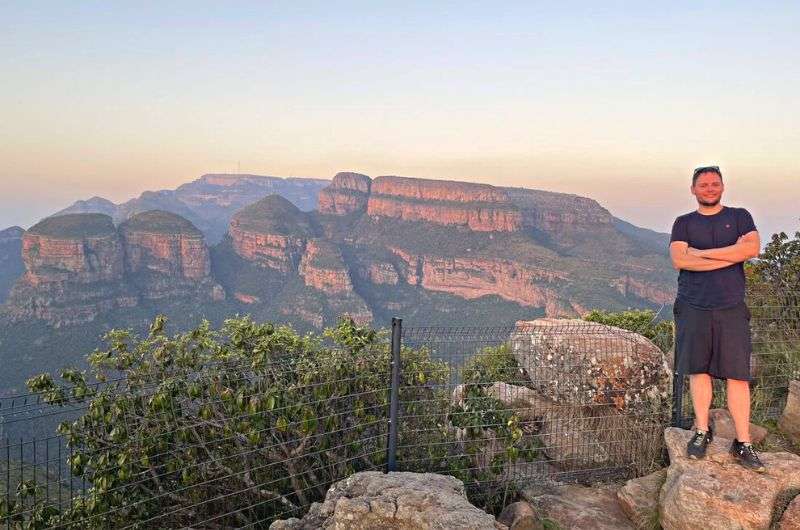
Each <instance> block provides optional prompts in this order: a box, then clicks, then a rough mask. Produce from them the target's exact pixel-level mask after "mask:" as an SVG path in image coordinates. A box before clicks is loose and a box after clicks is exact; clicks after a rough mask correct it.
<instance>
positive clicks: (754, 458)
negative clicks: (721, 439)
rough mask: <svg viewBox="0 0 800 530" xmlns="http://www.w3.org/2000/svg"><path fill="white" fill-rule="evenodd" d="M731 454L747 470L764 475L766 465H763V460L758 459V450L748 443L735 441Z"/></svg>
mask: <svg viewBox="0 0 800 530" xmlns="http://www.w3.org/2000/svg"><path fill="white" fill-rule="evenodd" d="M731 454H732V455H733V456H735V457H736V460H738V461H739V463H740V464H742V465H743V466H744V467H746V468H747V469H752V470H753V471H756V472H758V473H763V472H764V470H765V469H766V468H765V467H764V464H762V463H761V459H759V458H758V454H756V450H755V449H754V448H753V446H752V445H751V444H749V443H748V442H740V441H738V440H734V441H733V444H731Z"/></svg>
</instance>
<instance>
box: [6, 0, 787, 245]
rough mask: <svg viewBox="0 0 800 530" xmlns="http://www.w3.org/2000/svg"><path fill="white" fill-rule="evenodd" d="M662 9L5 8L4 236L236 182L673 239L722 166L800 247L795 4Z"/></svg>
mask: <svg viewBox="0 0 800 530" xmlns="http://www.w3.org/2000/svg"><path fill="white" fill-rule="evenodd" d="M165 4H169V5H168V6H167V5H165ZM659 5H660V7H658V6H657V5H656V3H654V2H519V3H513V2H507V3H500V4H490V3H488V2H452V3H451V2H418V3H417V2H409V1H406V2H392V3H380V2H336V3H333V2H297V1H294V2H252V3H247V2H217V3H211V2H209V3H204V2H200V1H197V0H195V1H192V2H169V3H165V2H131V3H125V2H80V3H78V2H37V1H34V2H22V1H19V2H0V72H2V83H0V105H2V107H0V229H1V228H4V227H6V226H10V225H15V224H16V225H21V226H23V227H28V226H30V225H31V224H32V223H33V222H35V221H36V220H38V219H39V218H41V217H43V216H45V215H48V214H50V213H52V212H53V211H55V210H57V209H60V208H63V207H65V206H67V205H68V204H70V203H71V202H73V201H74V200H77V199H82V198H83V199H85V198H89V197H91V196H94V195H99V196H103V197H106V198H108V199H111V200H114V201H117V202H119V201H122V200H126V199H128V198H131V197H133V196H136V195H138V194H139V193H141V192H142V191H144V190H148V189H150V190H152V189H163V188H174V187H176V186H177V185H179V184H181V183H183V182H187V181H189V180H193V179H195V178H197V177H198V176H200V175H201V174H203V173H212V172H235V171H236V170H237V168H238V167H240V168H241V171H242V172H248V173H256V174H264V175H276V176H313V177H326V178H329V177H331V176H332V175H333V174H335V173H336V172H338V171H343V170H352V171H358V172H361V173H366V174H369V175H372V176H377V175H390V174H394V175H406V176H419V177H429V178H446V179H456V180H468V181H476V182H486V183H490V184H498V185H514V186H525V187H532V188H541V189H548V190H554V191H566V192H570V193H576V194H580V195H585V196H588V197H592V198H594V199H597V200H598V201H599V202H600V203H601V204H602V205H603V206H605V207H607V208H608V209H609V210H611V212H612V213H613V214H615V215H617V216H618V217H622V218H624V219H626V220H629V221H631V222H633V223H634V224H637V225H639V226H644V227H648V228H652V229H656V230H659V231H668V229H669V227H670V226H671V224H672V220H673V219H674V217H675V216H676V215H678V214H680V213H684V212H687V211H690V210H691V209H693V207H694V203H693V201H692V197H691V196H690V195H689V190H688V186H689V179H690V175H691V169H692V168H693V167H695V166H697V165H704V164H710V163H715V164H718V165H720V166H722V169H723V173H724V174H725V176H726V185H727V192H726V195H725V199H724V201H723V202H726V203H728V204H731V205H737V206H745V207H747V208H748V209H750V211H751V212H752V213H753V216H754V218H755V220H756V224H757V225H758V226H759V229H760V230H761V232H762V237H763V238H766V237H768V236H769V234H771V233H772V232H775V231H779V230H784V231H787V232H794V231H795V230H799V229H800V220H798V218H800V126H798V123H797V122H798V118H800V98H799V97H798V93H800V68H798V66H797V65H798V62H800V34H799V33H798V31H797V28H798V27H800V7H798V6H800V4H799V3H797V2H769V1H761V2H721V1H720V2H669V3H666V2H664V3H660V4H659Z"/></svg>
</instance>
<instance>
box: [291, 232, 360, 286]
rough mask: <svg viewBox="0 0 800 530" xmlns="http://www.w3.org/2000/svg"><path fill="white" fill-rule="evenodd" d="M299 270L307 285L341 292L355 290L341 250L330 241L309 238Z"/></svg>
mask: <svg viewBox="0 0 800 530" xmlns="http://www.w3.org/2000/svg"><path fill="white" fill-rule="evenodd" d="M298 272H299V273H300V276H302V277H303V281H304V282H305V284H306V285H308V286H309V287H313V288H315V289H318V290H320V291H322V292H325V293H328V294H341V293H350V292H352V291H353V284H352V283H351V282H350V274H349V273H348V270H347V267H346V266H345V264H344V261H343V260H342V255H341V252H340V251H339V249H337V248H336V247H335V246H334V245H332V244H330V243H328V242H325V241H322V240H319V239H311V240H309V241H308V243H307V244H306V251H305V253H304V254H303V258H302V260H301V261H300V266H299V268H298Z"/></svg>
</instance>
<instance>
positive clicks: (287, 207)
mask: <svg viewBox="0 0 800 530" xmlns="http://www.w3.org/2000/svg"><path fill="white" fill-rule="evenodd" d="M231 225H235V226H237V227H238V228H239V229H241V230H246V231H249V232H259V233H266V234H280V235H296V236H301V237H310V236H312V235H313V230H312V227H311V222H310V221H309V219H308V216H307V215H306V214H305V213H304V212H302V211H300V209H299V208H298V207H297V206H295V205H294V204H292V203H291V202H290V201H289V200H288V199H286V198H284V197H281V196H280V195H274V194H273V195H267V196H266V197H264V198H263V199H261V200H260V201H258V202H255V203H253V204H251V205H249V206H245V207H244V208H242V209H241V210H239V211H238V212H236V214H235V215H234V216H233V219H232V220H231Z"/></svg>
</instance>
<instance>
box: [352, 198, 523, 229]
mask: <svg viewBox="0 0 800 530" xmlns="http://www.w3.org/2000/svg"><path fill="white" fill-rule="evenodd" d="M367 214H369V215H377V216H382V217H394V218H397V219H403V220H405V221H425V222H429V223H436V224H441V225H461V226H467V227H469V228H470V230H475V231H476V232H514V231H516V230H519V229H520V226H521V217H520V213H519V212H518V211H517V210H515V209H514V208H513V207H512V206H510V205H497V206H494V205H486V206H481V205H471V204H463V205H461V204H458V203H450V202H438V201H420V202H415V201H408V200H406V199H403V198H400V197H392V196H378V195H375V194H372V195H371V196H370V198H369V202H368V204H367Z"/></svg>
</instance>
